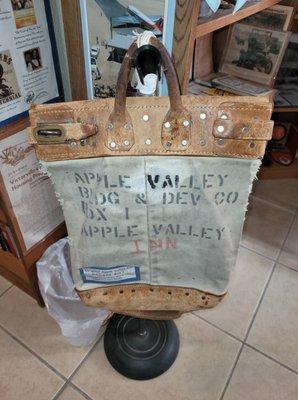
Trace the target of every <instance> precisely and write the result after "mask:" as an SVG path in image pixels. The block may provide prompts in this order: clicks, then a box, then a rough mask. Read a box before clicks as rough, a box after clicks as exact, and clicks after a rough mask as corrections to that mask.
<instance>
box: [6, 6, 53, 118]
mask: <svg viewBox="0 0 298 400" xmlns="http://www.w3.org/2000/svg"><path fill="white" fill-rule="evenodd" d="M0 32H1V35H0V123H2V124H3V122H4V121H6V120H7V119H9V118H12V117H14V116H16V115H18V114H20V113H23V112H24V111H28V109H29V108H30V104H31V103H33V102H34V103H44V102H46V101H49V100H51V99H54V98H56V97H58V95H59V94H58V87H57V81H56V75H55V66H54V61H53V56H52V49H51V43H50V36H49V31H48V24H47V18H46V12H45V7H44V2H43V1H41V0H35V1H33V0H0Z"/></svg>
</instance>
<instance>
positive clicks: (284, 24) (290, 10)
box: [242, 4, 294, 31]
mask: <svg viewBox="0 0 298 400" xmlns="http://www.w3.org/2000/svg"><path fill="white" fill-rule="evenodd" d="M293 17H294V7H290V6H284V5H280V4H276V5H275V6H272V7H270V8H267V9H265V10H263V11H260V12H258V13H256V14H253V15H250V16H249V17H247V18H245V19H244V20H243V21H242V22H243V23H246V24H249V25H254V26H259V27H261V28H267V29H274V30H279V31H287V30H288V29H289V26H290V24H291V21H292V19H293Z"/></svg>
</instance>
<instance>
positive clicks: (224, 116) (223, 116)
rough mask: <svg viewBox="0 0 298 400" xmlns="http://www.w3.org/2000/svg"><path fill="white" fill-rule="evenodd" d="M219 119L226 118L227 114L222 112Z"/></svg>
mask: <svg viewBox="0 0 298 400" xmlns="http://www.w3.org/2000/svg"><path fill="white" fill-rule="evenodd" d="M220 119H228V116H227V114H222V115H221V116H220Z"/></svg>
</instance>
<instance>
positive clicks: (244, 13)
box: [195, 0, 280, 38]
mask: <svg viewBox="0 0 298 400" xmlns="http://www.w3.org/2000/svg"><path fill="white" fill-rule="evenodd" d="M277 3H280V0H253V1H249V2H248V3H247V4H245V5H244V6H243V7H242V8H241V9H240V10H239V11H238V12H237V13H236V14H233V9H229V10H218V11H217V12H216V13H215V14H213V15H212V16H211V17H209V18H200V19H199V21H198V25H197V26H196V28H195V37H196V38H199V37H201V36H204V35H206V34H207V33H211V32H214V31H215V30H217V29H221V28H223V27H225V26H227V25H230V24H234V23H235V22H238V21H240V20H242V19H243V18H246V17H249V16H250V15H253V14H256V13H257V12H260V11H262V10H264V9H266V8H268V7H271V6H274V5H275V4H277Z"/></svg>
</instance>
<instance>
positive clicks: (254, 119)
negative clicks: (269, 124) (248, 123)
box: [252, 117, 260, 122]
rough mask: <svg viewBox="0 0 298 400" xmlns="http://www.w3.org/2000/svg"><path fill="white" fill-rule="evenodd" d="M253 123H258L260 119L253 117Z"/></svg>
mask: <svg viewBox="0 0 298 400" xmlns="http://www.w3.org/2000/svg"><path fill="white" fill-rule="evenodd" d="M252 120H253V122H260V118H259V117H253V119H252Z"/></svg>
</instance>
